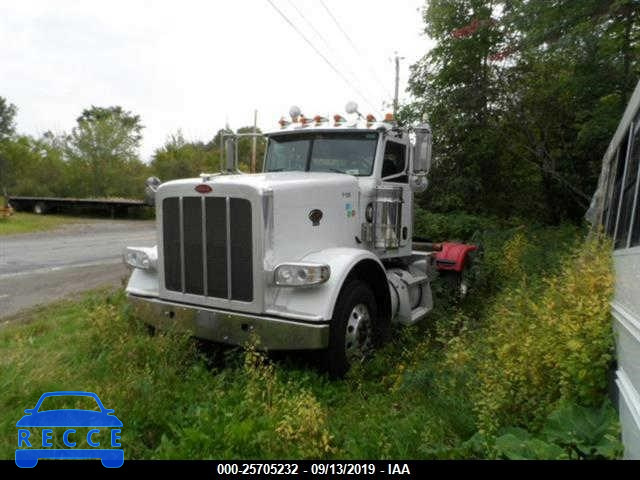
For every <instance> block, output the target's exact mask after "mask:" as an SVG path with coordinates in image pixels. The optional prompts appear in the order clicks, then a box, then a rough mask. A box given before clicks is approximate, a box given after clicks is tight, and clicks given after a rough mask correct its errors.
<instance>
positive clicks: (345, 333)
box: [325, 280, 383, 378]
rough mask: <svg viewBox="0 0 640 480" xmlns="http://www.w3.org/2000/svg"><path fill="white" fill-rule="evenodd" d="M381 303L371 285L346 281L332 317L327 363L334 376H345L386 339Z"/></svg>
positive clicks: (330, 372) (331, 374) (328, 369)
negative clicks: (382, 328)
mask: <svg viewBox="0 0 640 480" xmlns="http://www.w3.org/2000/svg"><path fill="white" fill-rule="evenodd" d="M378 314H379V312H378V305H377V303H376V299H375V297H374V295H373V292H372V290H371V288H369V286H368V285H367V284H366V283H364V282H362V281H360V280H352V281H350V282H349V283H348V284H346V285H345V286H344V287H343V289H342V292H340V296H339V297H338V302H337V303H336V307H335V310H334V314H333V318H332V319H331V328H330V338H329V348H328V349H327V351H326V353H325V354H326V367H327V371H328V372H329V375H330V376H332V377H334V378H340V377H342V376H344V374H345V373H347V371H348V370H349V367H351V366H352V365H354V364H356V363H362V362H364V361H365V360H366V359H367V358H368V357H369V356H370V355H371V354H372V353H373V350H374V349H375V348H376V347H378V346H379V345H380V343H381V341H382V337H383V336H382V335H381V328H380V326H381V323H382V321H381V319H380V318H379V317H378Z"/></svg>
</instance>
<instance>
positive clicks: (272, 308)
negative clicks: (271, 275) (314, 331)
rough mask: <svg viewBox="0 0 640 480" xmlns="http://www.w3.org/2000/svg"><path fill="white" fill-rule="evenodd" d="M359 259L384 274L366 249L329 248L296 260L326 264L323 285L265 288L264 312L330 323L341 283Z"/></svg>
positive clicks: (379, 263)
mask: <svg viewBox="0 0 640 480" xmlns="http://www.w3.org/2000/svg"><path fill="white" fill-rule="evenodd" d="M362 260H373V261H375V262H376V263H377V264H378V265H380V268H381V269H382V271H385V268H384V266H383V265H382V263H381V262H380V259H379V258H378V257H376V256H375V255H374V254H373V253H371V252H370V251H368V250H363V249H358V248H328V249H325V250H321V251H319V252H314V253H311V254H309V255H307V256H305V257H304V258H302V259H300V260H297V261H301V262H316V263H324V264H327V265H329V268H331V276H330V277H329V280H327V281H326V282H325V283H323V284H321V285H317V286H313V287H277V286H275V285H271V288H269V289H268V297H270V298H267V304H268V307H267V311H266V313H268V314H271V315H278V316H283V317H292V318H296V316H299V318H301V319H302V318H307V319H310V318H312V319H313V320H316V321H322V320H330V319H331V317H333V309H334V306H335V304H336V301H337V299H338V295H339V294H340V290H341V289H342V286H343V285H344V282H345V280H346V278H347V276H348V275H349V273H350V272H351V270H352V269H353V267H354V266H355V265H357V264H358V263H359V262H361V261H362Z"/></svg>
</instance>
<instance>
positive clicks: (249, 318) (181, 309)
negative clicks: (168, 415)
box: [127, 293, 329, 350]
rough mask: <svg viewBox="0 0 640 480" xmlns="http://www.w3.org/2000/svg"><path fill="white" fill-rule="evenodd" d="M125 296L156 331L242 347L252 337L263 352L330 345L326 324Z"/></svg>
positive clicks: (137, 313)
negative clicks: (173, 331)
mask: <svg viewBox="0 0 640 480" xmlns="http://www.w3.org/2000/svg"><path fill="white" fill-rule="evenodd" d="M127 296H128V298H129V301H130V302H131V304H132V305H133V307H134V309H135V313H136V315H137V316H138V317H139V318H140V319H142V320H143V321H144V322H146V323H148V324H150V325H153V326H155V327H157V328H159V329H163V328H164V329H167V328H177V329H179V330H181V331H191V332H192V333H193V335H194V336H196V337H199V338H205V339H207V340H212V341H214V342H220V343H226V344H229V345H244V344H245V343H246V342H247V341H249V340H250V339H251V337H252V334H254V335H256V336H257V337H258V339H259V345H258V348H260V349H263V350H313V349H320V348H326V347H327V346H328V345H329V324H328V323H327V322H323V323H310V322H297V321H293V320H284V319H281V318H276V317H267V316H255V315H247V314H240V313H235V312H227V311H224V310H216V309H212V308H206V307H194V306H190V305H184V304H180V303H175V302H167V301H164V300H159V299H157V298H149V297H140V296H137V295H133V294H131V293H129V294H128V295H127Z"/></svg>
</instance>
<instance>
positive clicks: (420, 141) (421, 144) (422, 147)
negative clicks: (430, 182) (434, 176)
mask: <svg viewBox="0 0 640 480" xmlns="http://www.w3.org/2000/svg"><path fill="white" fill-rule="evenodd" d="M414 131H415V134H416V139H415V144H414V145H413V170H412V172H411V175H410V176H409V185H410V186H411V189H412V190H413V191H414V192H423V191H425V190H426V189H427V174H428V173H429V170H430V169H431V144H432V141H433V137H432V134H431V127H430V126H429V124H427V123H421V124H420V125H418V126H417V127H416V128H415V130H414Z"/></svg>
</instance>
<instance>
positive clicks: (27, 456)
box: [16, 391, 124, 468]
mask: <svg viewBox="0 0 640 480" xmlns="http://www.w3.org/2000/svg"><path fill="white" fill-rule="evenodd" d="M51 397H89V398H90V399H93V400H94V401H95V404H97V407H98V409H99V410H97V409H96V410H89V409H86V410H85V409H75V408H63V409H54V410H41V406H42V402H44V401H45V400H46V399H47V398H51ZM63 400H65V399H63ZM71 400H74V398H72V399H71ZM92 405H93V403H92ZM24 412H25V413H26V415H25V416H24V417H22V418H21V419H20V420H18V423H16V426H17V427H18V448H17V449H16V465H17V466H18V467H21V468H33V467H35V466H36V464H37V463H38V460H39V459H41V458H42V459H45V458H47V459H91V458H99V459H100V460H101V462H102V465H104V466H105V467H107V468H117V467H120V466H122V464H123V463H124V451H123V450H122V448H117V447H121V444H120V442H119V440H120V432H121V430H120V429H121V427H122V422H121V421H120V420H119V419H118V417H116V416H115V415H114V414H113V412H114V410H111V409H108V408H104V405H103V404H102V402H101V401H100V398H98V396H97V395H96V394H95V393H92V392H71V391H62V392H48V393H45V394H43V395H42V396H41V397H40V400H38V403H36V406H35V407H34V408H29V409H27V410H25V411H24ZM87 427H88V428H90V429H89V430H88V431H87V433H86V435H82V434H81V433H80V432H78V431H77V430H76V429H79V428H82V429H86V428H87ZM28 428H38V429H41V435H38V436H36V435H32V433H34V432H32V431H30V430H28ZM53 429H56V430H61V431H64V433H63V434H62V437H61V438H62V441H63V443H64V446H65V448H53V437H54V430H53ZM105 434H107V435H108V437H107V438H105ZM85 439H86V444H87V446H88V447H90V448H75V447H76V445H78V443H81V442H84V440H85ZM58 440H59V439H58ZM105 440H108V441H109V442H108V443H109V446H110V447H111V448H105V447H106V446H107V445H106V443H107V442H106V441H105ZM40 447H42V448H40Z"/></svg>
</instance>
